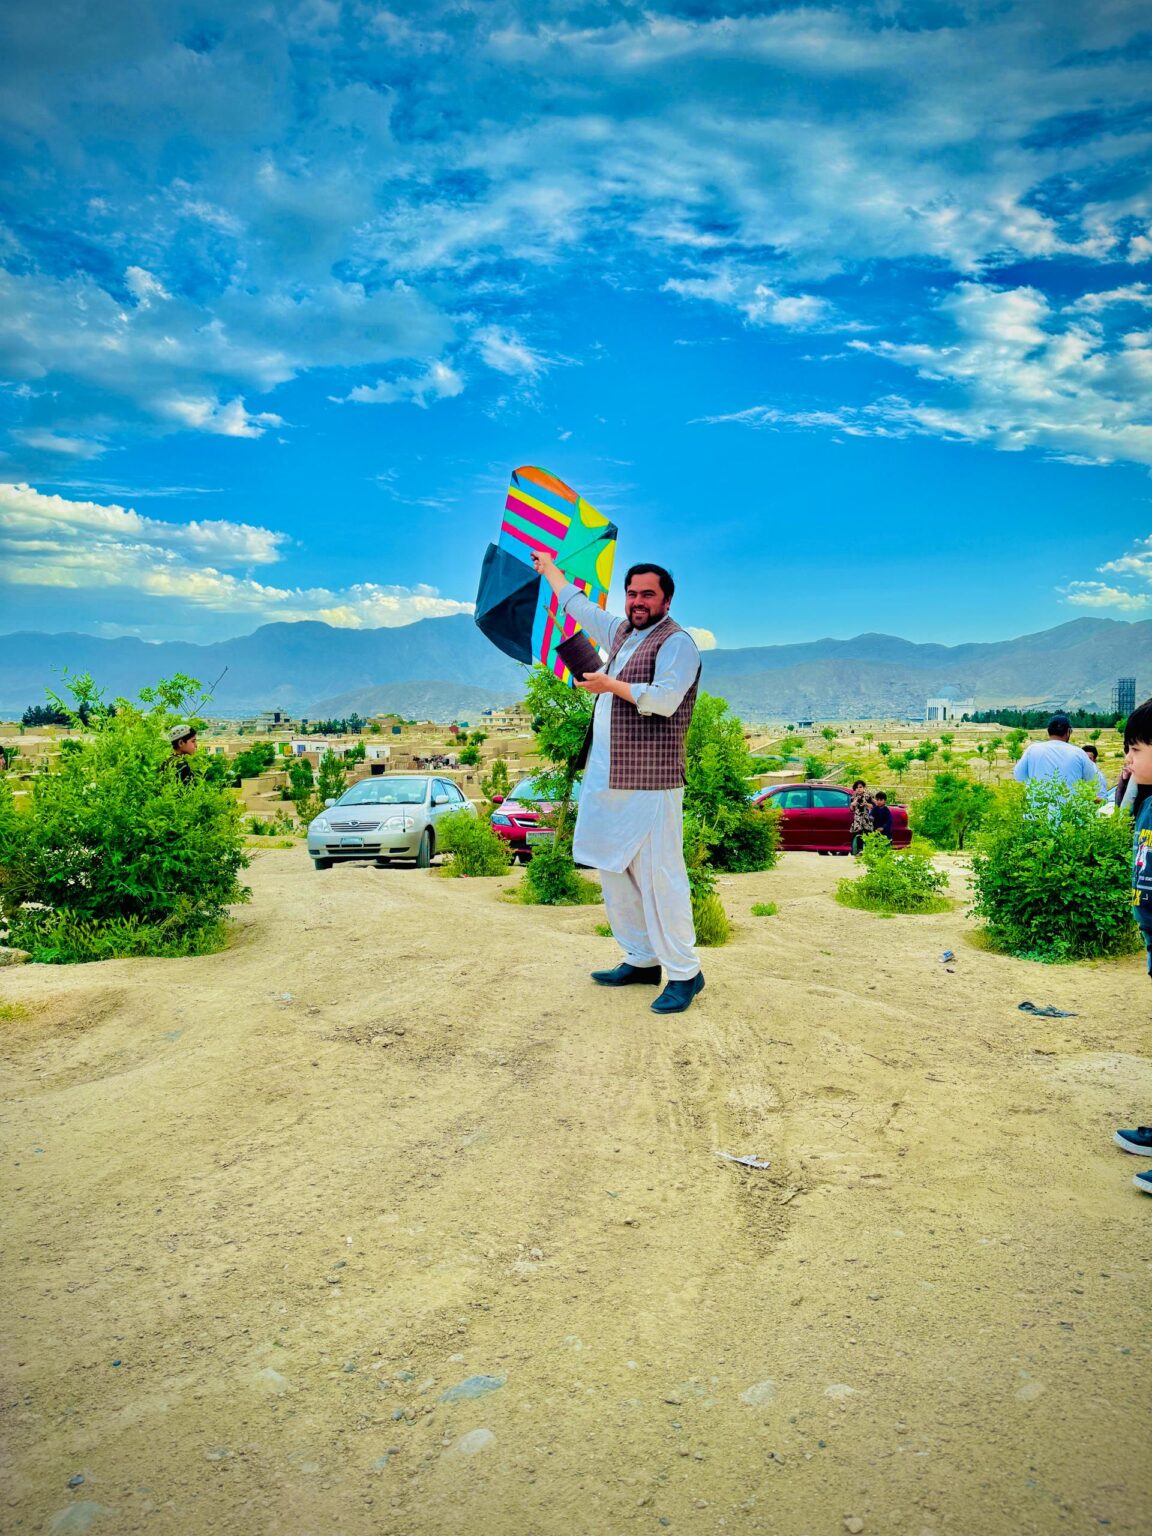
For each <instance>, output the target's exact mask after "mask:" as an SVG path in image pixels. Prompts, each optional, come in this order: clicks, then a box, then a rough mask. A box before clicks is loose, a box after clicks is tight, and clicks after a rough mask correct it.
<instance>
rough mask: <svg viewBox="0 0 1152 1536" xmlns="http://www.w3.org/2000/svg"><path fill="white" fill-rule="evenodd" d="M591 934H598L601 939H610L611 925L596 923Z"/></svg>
mask: <svg viewBox="0 0 1152 1536" xmlns="http://www.w3.org/2000/svg"><path fill="white" fill-rule="evenodd" d="M592 932H593V933H595V934H598V935H599V936H600V938H602V939H610V938H611V937H612V924H611V923H597V924H596V926H595V928H593V930H592Z"/></svg>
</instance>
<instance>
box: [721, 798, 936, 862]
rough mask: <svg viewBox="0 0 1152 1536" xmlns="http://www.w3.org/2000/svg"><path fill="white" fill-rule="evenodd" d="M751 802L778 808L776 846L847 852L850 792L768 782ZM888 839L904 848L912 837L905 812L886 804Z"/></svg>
mask: <svg viewBox="0 0 1152 1536" xmlns="http://www.w3.org/2000/svg"><path fill="white" fill-rule="evenodd" d="M752 804H753V805H757V806H761V807H764V806H769V805H771V806H775V807H776V809H777V810H778V811H779V812H780V846H781V848H784V849H789V850H795V851H797V852H808V853H851V851H852V833H851V830H850V828H851V826H852V796H851V794H850V792H849V791H848V790H846V789H839V788H838V787H837V786H835V785H833V784H772V785H770V786H769V787H768V788H767V789H761V790H757V792H756V793H755V794H754V795H753V796H752ZM889 809H890V810H891V812H892V842H893V845H894V846H895V847H897V848H907V846H908V844H909V843H910V842H911V841H912V834H911V832H910V831H909V830H908V812H907V810H906V809H905V808H904V806H902V805H890V806H889Z"/></svg>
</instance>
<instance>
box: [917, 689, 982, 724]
mask: <svg viewBox="0 0 1152 1536" xmlns="http://www.w3.org/2000/svg"><path fill="white" fill-rule="evenodd" d="M975 708H976V700H975V699H954V698H953V697H952V696H951V695H950V694H939V695H938V696H937V697H936V698H934V699H929V700H928V702H927V704H926V705H925V706H924V719H925V721H926V722H928V723H930V724H931V723H933V722H935V723H936V724H939V725H942V724H943V723H944V722H945V721H946V720H960V719H962V718H963V716H964V715H970V714H972V712H973V711H974V710H975Z"/></svg>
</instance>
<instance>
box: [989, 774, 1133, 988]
mask: <svg viewBox="0 0 1152 1536" xmlns="http://www.w3.org/2000/svg"><path fill="white" fill-rule="evenodd" d="M972 874H973V884H974V888H975V893H976V899H975V902H974V904H973V908H972V910H973V912H974V913H975V915H976V916H977V917H980V918H982V919H983V920H984V923H985V925H986V932H987V936H988V939H989V942H990V943H991V944H992V945H993V946H994V947H995V948H997V949H1000V950H1004V951H1006V952H1007V953H1008V954H1012V955H1022V956H1024V957H1025V958H1026V959H1031V960H1087V959H1093V958H1096V957H1098V956H1102V955H1119V954H1127V953H1128V952H1129V951H1131V950H1134V949H1138V948H1139V936H1138V934H1137V931H1136V925H1135V923H1134V922H1133V921H1132V823H1131V821H1130V819H1129V818H1128V817H1127V816H1120V815H1117V816H1101V815H1100V814H1099V810H1098V808H1097V804H1096V800H1095V796H1094V793H1093V789H1092V786H1090V785H1077V786H1076V788H1075V789H1074V790H1069V789H1068V788H1067V786H1065V785H1064V784H1062V783H1059V782H1058V781H1048V780H1043V779H1041V780H1037V781H1034V782H1033V783H1032V784H1030V785H1029V786H1027V788H1025V786H1024V785H1020V784H1005V785H1002V786H1001V787H1000V788H999V789H997V790H996V791H995V792H994V794H993V800H992V804H991V807H990V809H989V811H988V814H987V816H986V817H985V820H984V825H983V827H982V828H981V830H980V832H979V834H978V835H977V840H976V851H975V854H974V857H973V860H972Z"/></svg>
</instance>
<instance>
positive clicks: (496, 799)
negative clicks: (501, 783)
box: [492, 795, 504, 805]
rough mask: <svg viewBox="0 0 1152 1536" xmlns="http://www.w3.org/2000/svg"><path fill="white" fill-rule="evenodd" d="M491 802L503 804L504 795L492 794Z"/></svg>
mask: <svg viewBox="0 0 1152 1536" xmlns="http://www.w3.org/2000/svg"><path fill="white" fill-rule="evenodd" d="M492 804H493V805H503V804H504V796H503V795H493V796H492Z"/></svg>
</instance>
